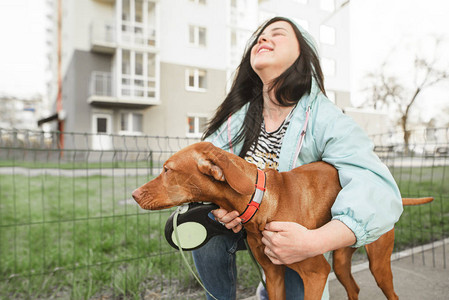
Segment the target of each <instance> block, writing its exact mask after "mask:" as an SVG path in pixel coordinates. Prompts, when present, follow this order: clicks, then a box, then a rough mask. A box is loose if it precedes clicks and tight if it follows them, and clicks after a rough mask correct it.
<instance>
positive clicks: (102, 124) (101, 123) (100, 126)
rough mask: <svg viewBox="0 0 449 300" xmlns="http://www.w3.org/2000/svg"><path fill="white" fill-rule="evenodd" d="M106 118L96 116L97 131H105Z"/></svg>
mask: <svg viewBox="0 0 449 300" xmlns="http://www.w3.org/2000/svg"><path fill="white" fill-rule="evenodd" d="M107 132H108V131H107V119H106V118H101V117H99V118H97V133H107Z"/></svg>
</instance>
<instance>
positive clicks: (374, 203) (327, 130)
mask: <svg viewBox="0 0 449 300" xmlns="http://www.w3.org/2000/svg"><path fill="white" fill-rule="evenodd" d="M309 106H310V119H309V123H308V128H307V133H306V135H305V139H304V144H303V147H302V149H301V152H300V153H299V156H298V158H297V160H296V165H293V163H294V161H295V157H294V156H295V152H296V149H297V144H298V140H299V138H300V133H301V130H302V128H303V125H304V122H305V119H306V110H307V108H308V107H309ZM247 109H248V105H246V106H244V107H243V108H242V109H240V111H238V112H237V113H235V114H234V115H232V116H231V118H230V120H228V122H225V124H223V125H222V126H221V128H220V129H219V130H218V131H217V132H215V133H214V134H213V135H211V136H209V137H208V138H207V140H208V141H210V142H212V143H213V144H214V145H215V146H217V147H220V148H222V149H228V148H229V145H230V139H231V140H232V138H233V137H234V136H235V135H236V134H237V133H238V131H239V129H240V128H241V126H242V122H243V120H244V118H245V114H246V112H247ZM232 147H233V152H234V153H235V154H239V153H240V150H241V147H242V144H239V145H232ZM320 160H322V161H325V162H327V163H329V164H331V165H333V166H334V167H335V168H336V169H337V170H338V174H339V178H340V184H341V186H342V190H341V191H340V193H339V194H338V196H337V199H336V200H335V203H334V205H333V206H332V210H331V213H332V217H333V219H337V220H340V221H341V222H343V223H344V224H346V226H348V227H349V228H350V229H351V230H352V231H353V232H354V234H355V236H356V238H357V242H356V243H355V244H354V245H353V247H360V246H363V245H365V244H369V243H371V242H373V241H375V240H376V239H378V238H379V237H380V236H381V235H382V234H384V233H385V232H387V231H389V230H390V229H392V228H393V226H394V224H395V223H396V222H397V221H398V219H399V217H400V215H401V213H402V209H403V208H402V199H401V195H400V192H399V189H398V187H397V185H396V183H395V181H394V179H393V177H392V175H391V173H390V171H389V170H388V168H387V167H386V166H385V165H384V164H383V163H382V162H381V161H380V160H379V158H378V157H377V156H376V155H375V154H374V152H373V143H372V142H371V140H370V139H369V138H368V136H367V135H366V134H365V133H364V131H363V130H362V129H361V128H360V127H359V126H358V125H357V124H356V123H355V121H354V120H353V119H352V118H351V117H349V116H347V115H345V114H343V112H342V111H341V110H340V109H339V108H338V107H337V106H336V105H335V104H333V103H332V102H331V101H329V100H328V99H327V98H326V96H324V94H323V93H321V91H320V90H319V89H318V87H317V86H316V84H315V82H314V83H313V84H312V90H311V93H310V95H305V96H303V97H302V98H301V100H300V101H299V102H298V105H297V106H296V108H295V109H294V111H293V116H292V119H291V121H290V125H289V126H288V128H287V131H286V133H285V136H284V140H283V143H282V147H281V152H280V156H279V171H281V172H282V171H288V170H291V169H293V168H295V167H298V166H300V165H303V164H307V163H311V162H314V161H320ZM298 188H301V187H298Z"/></svg>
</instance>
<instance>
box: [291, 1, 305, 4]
mask: <svg viewBox="0 0 449 300" xmlns="http://www.w3.org/2000/svg"><path fill="white" fill-rule="evenodd" d="M293 2H296V3H301V4H307V0H293Z"/></svg>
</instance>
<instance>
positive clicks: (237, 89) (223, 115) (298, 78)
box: [203, 17, 325, 157]
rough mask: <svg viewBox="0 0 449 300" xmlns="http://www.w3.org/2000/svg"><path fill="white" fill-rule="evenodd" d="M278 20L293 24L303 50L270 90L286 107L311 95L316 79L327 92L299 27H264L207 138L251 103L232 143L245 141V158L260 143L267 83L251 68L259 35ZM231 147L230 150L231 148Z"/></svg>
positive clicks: (255, 36) (253, 40)
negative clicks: (277, 23)
mask: <svg viewBox="0 0 449 300" xmlns="http://www.w3.org/2000/svg"><path fill="white" fill-rule="evenodd" d="M277 21H285V22H288V23H290V25H291V26H292V27H293V30H294V31H295V34H296V38H297V39H298V42H299V45H300V49H301V52H300V55H299V57H298V58H297V59H296V61H295V62H294V63H293V64H292V65H291V66H290V67H289V68H288V69H287V70H285V71H284V72H283V73H282V74H281V75H280V76H279V77H277V78H276V79H274V80H273V82H272V83H271V85H270V87H269V90H273V89H274V91H275V97H276V100H278V102H279V105H280V106H283V107H288V106H294V105H296V104H297V103H298V101H299V100H300V99H301V97H302V96H303V95H305V94H309V93H310V89H311V87H312V76H313V77H314V78H315V80H316V81H317V84H318V87H319V88H320V90H321V91H322V92H323V93H325V90H324V83H323V82H324V80H323V73H322V71H321V67H320V62H319V58H318V55H317V53H315V50H314V48H313V46H311V45H310V44H309V43H308V42H307V40H306V39H305V37H304V36H303V35H302V33H301V31H300V30H299V29H298V27H297V26H296V25H295V24H294V23H293V22H292V21H290V20H289V19H287V18H282V17H275V18H272V19H270V20H268V21H266V22H265V23H264V24H262V25H261V26H260V27H259V28H258V29H257V30H256V32H254V33H253V35H252V37H251V39H250V40H249V42H248V45H247V47H246V50H245V53H244V55H243V58H242V61H241V62H240V65H239V66H238V68H237V70H236V75H235V78H234V81H233V83H232V86H231V89H230V91H229V93H228V95H227V96H226V98H225V100H224V101H223V103H222V104H221V105H220V106H219V107H218V109H217V111H216V113H215V116H214V117H213V118H212V120H211V121H210V122H209V123H208V127H207V129H206V131H205V132H204V135H203V139H205V138H207V137H208V136H210V135H212V134H213V133H214V132H216V131H217V130H218V129H219V127H220V126H221V125H222V124H223V123H224V122H226V120H227V119H228V117H229V116H230V115H232V114H234V113H235V112H237V111H238V110H239V109H241V108H242V107H243V106H244V105H245V104H247V103H249V107H248V112H247V113H246V116H245V120H244V122H243V126H242V127H241V128H240V130H239V132H238V134H237V135H236V136H234V137H233V139H232V141H231V143H232V144H233V145H237V144H239V143H241V142H243V146H242V150H241V151H240V153H239V156H241V157H244V156H245V154H246V152H247V151H248V150H249V149H250V147H251V146H252V145H253V144H254V142H255V141H257V139H258V137H259V132H260V126H261V124H262V121H263V115H262V110H263V96H262V89H263V83H262V80H261V79H260V78H259V76H258V75H257V74H256V72H254V70H253V69H252V67H251V64H250V58H251V49H252V47H253V46H254V45H255V44H256V43H257V42H258V39H259V36H260V34H261V33H262V32H263V31H264V30H265V28H266V27H267V26H268V25H270V24H272V23H274V22H277ZM224 146H226V145H224ZM227 146H228V147H229V145H227Z"/></svg>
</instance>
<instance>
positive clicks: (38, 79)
mask: <svg viewBox="0 0 449 300" xmlns="http://www.w3.org/2000/svg"><path fill="white" fill-rule="evenodd" d="M44 3H45V0H0V38H1V41H2V43H1V46H0V95H1V94H2V93H6V94H10V95H16V96H22V95H24V96H27V95H33V94H36V93H41V94H43V93H44V91H45V67H46V60H45V51H46V50H45V26H46V24H45V9H44Z"/></svg>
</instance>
